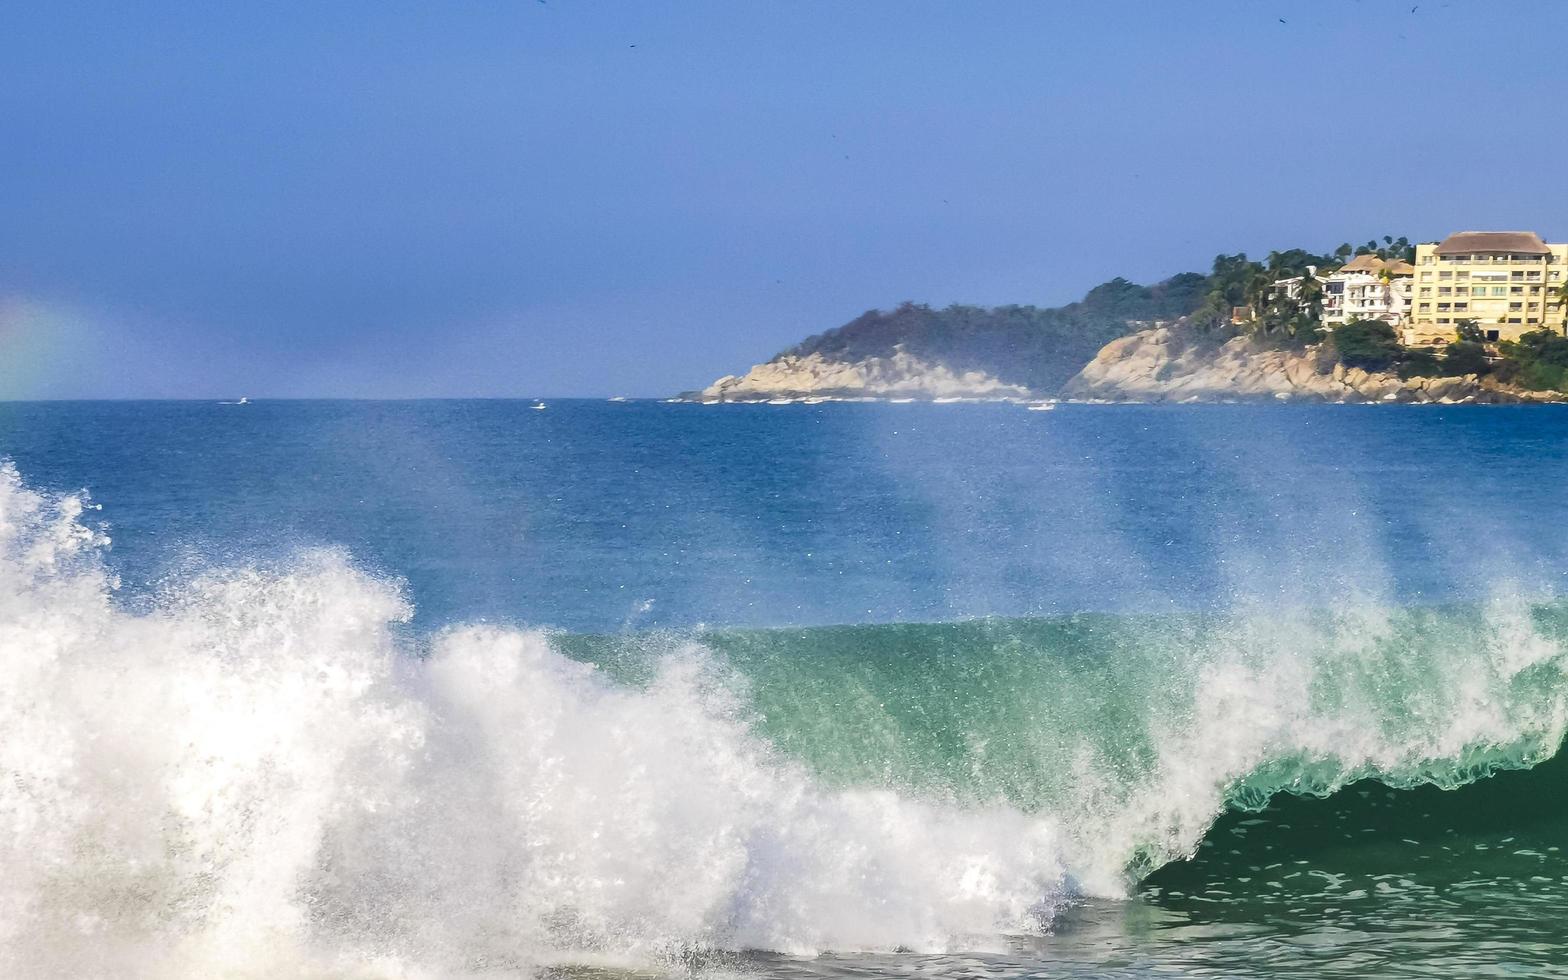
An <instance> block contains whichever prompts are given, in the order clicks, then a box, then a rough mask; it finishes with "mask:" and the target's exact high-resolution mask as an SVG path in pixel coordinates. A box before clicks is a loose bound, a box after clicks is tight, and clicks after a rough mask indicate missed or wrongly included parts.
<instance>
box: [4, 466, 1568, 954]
mask: <svg viewBox="0 0 1568 980" xmlns="http://www.w3.org/2000/svg"><path fill="white" fill-rule="evenodd" d="M90 507H91V504H90V502H89V501H88V500H87V498H86V497H85V496H63V497H53V496H48V495H45V494H41V493H38V492H36V491H33V490H30V489H28V488H27V487H25V486H24V485H23V483H22V481H21V479H20V477H19V476H18V474H17V473H16V471H15V469H14V468H10V467H5V468H0V658H3V664H0V821H3V822H4V825H5V827H6V828H7V832H6V833H5V834H4V835H3V836H0V866H3V867H4V868H5V871H6V873H5V875H4V876H3V877H0V972H4V973H5V974H7V975H23V976H85V975H92V976H115V975H136V976H145V975H159V976H211V975H228V976H251V975H254V976H273V975H280V974H281V975H331V976H376V977H381V976H440V977H449V976H462V975H469V974H480V973H494V972H496V971H508V970H511V971H516V972H519V973H527V972H529V971H531V970H533V969H535V968H537V967H540V966H544V965H548V964H552V963H559V962H563V961H568V962H583V961H594V962H600V961H604V962H614V963H625V964H647V963H650V962H651V963H658V962H661V961H669V960H670V959H672V958H679V957H682V956H686V955H689V954H691V953H692V952H693V951H698V952H700V951H702V950H709V949H723V950H728V949H750V948H758V949H769V950H778V951H783V952H792V953H811V952H815V951H820V950H826V949H836V950H865V949H920V950H939V949H954V948H971V949H972V948H977V947H980V946H984V945H986V944H988V943H994V942H996V941H998V937H1003V936H1008V935H1015V934H1021V933H1041V932H1048V931H1049V930H1050V928H1051V923H1052V920H1053V917H1054V916H1055V915H1056V914H1057V913H1058V912H1059V911H1060V910H1061V909H1062V907H1063V906H1064V905H1065V904H1068V903H1071V902H1074V901H1075V900H1077V899H1078V898H1080V897H1083V896H1091V895H1092V896H1107V897H1116V896H1120V895H1123V894H1126V892H1127V890H1128V889H1129V888H1130V887H1132V886H1133V885H1134V884H1135V882H1136V880H1137V879H1138V877H1139V876H1141V875H1142V874H1144V873H1146V872H1147V871H1149V870H1151V869H1153V868H1156V867H1158V866H1160V865H1162V864H1165V863H1166V862H1169V861H1173V860H1177V859H1180V858H1183V857H1186V856H1189V855H1192V854H1193V853H1195V852H1196V851H1197V849H1198V848H1199V846H1200V844H1201V843H1202V841H1203V839H1204V836H1205V834H1206V833H1207V832H1208V831H1209V828H1210V827H1211V826H1212V825H1213V824H1214V822H1215V820H1216V819H1217V818H1219V817H1220V816H1221V815H1222V814H1223V813H1224V812H1225V811H1226V810H1227V809H1232V810H1234V809H1237V808H1258V807H1261V806H1263V805H1265V804H1266V803H1267V802H1268V801H1269V799H1270V798H1271V797H1273V796H1275V795H1276V794H1279V793H1295V794H1308V795H1327V794H1331V793H1334V792H1335V791H1337V790H1338V789H1339V788H1341V787H1343V786H1345V785H1346V784H1348V783H1350V782H1353V781H1356V780H1360V779H1366V778H1376V779H1379V780H1381V781H1383V782H1384V783H1386V784H1388V785H1389V786H1392V787H1410V786H1417V785H1424V784H1436V785H1440V786H1445V787H1448V786H1458V785H1461V784H1465V783H1468V782H1473V781H1475V780H1477V779H1479V778H1481V777H1483V776H1485V775H1487V774H1489V773H1491V772H1492V771H1494V770H1497V769H1508V768H1527V767H1529V766H1531V765H1533V764H1535V763H1537V762H1539V761H1541V760H1543V759H1545V758H1547V757H1549V756H1551V755H1552V754H1553V753H1554V752H1555V751H1556V749H1557V746H1558V744H1559V743H1560V742H1561V740H1562V737H1563V734H1564V730H1565V725H1568V682H1565V679H1564V676H1563V672H1564V669H1565V667H1568V659H1565V652H1568V632H1565V631H1568V616H1565V615H1564V613H1563V611H1562V610H1561V609H1560V608H1559V607H1557V606H1554V605H1552V604H1550V603H1535V604H1532V603H1530V602H1527V601H1526V600H1525V599H1524V598H1522V597H1519V596H1516V595H1515V596H1508V595H1505V596H1504V597H1502V598H1499V599H1497V600H1495V601H1493V602H1491V603H1488V604H1482V605H1478V606H1469V607H1455V608H1442V609H1420V610H1402V609H1391V608H1384V607H1375V606H1362V605H1353V606H1348V607H1346V608H1343V609H1337V610H1332V611H1322V610H1318V611H1312V610H1294V611H1293V610H1269V611H1267V614H1264V613H1261V612H1259V611H1256V610H1254V611H1251V612H1247V613H1238V614H1237V615H1235V616H1230V617H1112V616H1084V617H1072V618H1067V619H1056V620H1010V621H986V622H974V623H959V624H944V625H926V624H906V625H893V626H867V627H841V628H826V629H811V630H770V631H718V632H709V633H687V634H657V635H649V634H628V635H622V636H615V637H589V636H565V635H557V634H550V633H547V632H543V631H532V630H522V629H509V628H501V627H494V626H472V627H463V628H454V629H448V630H444V631H441V632H439V633H436V634H434V635H418V634H416V633H415V632H413V631H412V630H411V629H410V628H409V627H408V626H407V624H408V622H409V619H410V615H411V604H410V600H409V598H408V597H407V596H406V595H404V594H403V591H402V588H401V586H400V585H399V584H398V583H396V582H391V581H387V580H385V579H383V578H379V577H377V576H374V575H370V574H367V573H366V572H364V571H362V570H360V569H358V568H357V567H356V566H355V565H354V564H353V562H352V561H351V560H350V558H349V556H347V555H345V554H342V553H339V552H333V551H316V552H309V553H304V554H301V555H299V556H297V557H296V558H295V559H293V560H292V561H291V562H290V563H289V564H288V565H287V566H286V567H249V568H237V569H229V570H223V571H214V572H208V573H205V574H199V575H194V576H191V577H189V578H188V579H186V580H185V581H182V582H180V583H179V584H177V585H174V586H172V587H169V588H168V589H167V590H166V591H165V592H164V593H163V594H162V595H160V596H159V597H158V598H157V599H156V601H153V602H150V603H147V604H145V605H142V606H137V607H135V608H132V607H131V605H130V604H128V603H125V602H121V601H119V600H118V599H117V596H116V582H115V581H114V577H113V574H112V572H111V570H110V567H109V566H108V565H107V563H106V562H105V560H104V552H105V550H106V549H107V548H108V545H109V542H108V538H107V535H106V531H105V530H104V529H102V528H99V527H96V526H94V525H93V524H92V523H91V522H90V521H89V520H87V519H86V518H87V517H88V516H89V511H88V508H90Z"/></svg>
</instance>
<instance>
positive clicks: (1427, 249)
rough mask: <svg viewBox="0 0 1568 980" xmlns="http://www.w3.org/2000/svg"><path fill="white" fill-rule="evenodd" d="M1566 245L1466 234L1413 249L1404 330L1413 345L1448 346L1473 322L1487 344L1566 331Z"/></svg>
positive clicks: (1525, 235)
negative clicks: (1560, 295) (1560, 298)
mask: <svg viewBox="0 0 1568 980" xmlns="http://www.w3.org/2000/svg"><path fill="white" fill-rule="evenodd" d="M1565 270H1568V244H1565V245H1548V244H1547V243H1545V242H1543V241H1541V236H1539V235H1537V234H1535V233H1534V232H1529V231H1461V232H1457V233H1455V234H1452V235H1449V236H1448V237H1447V238H1445V239H1443V240H1442V241H1441V242H1438V243H1436V244H1431V243H1428V244H1424V245H1417V246H1416V261H1415V297H1414V300H1413V302H1412V304H1411V306H1410V314H1409V316H1408V317H1407V318H1406V321H1405V324H1404V327H1403V329H1401V331H1400V340H1401V342H1402V343H1404V344H1405V345H1406V346H1410V347H1431V346H1436V345H1443V344H1447V343H1448V342H1450V341H1451V340H1453V339H1454V337H1455V330H1456V324H1458V322H1459V321H1461V320H1467V319H1468V320H1475V321H1476V323H1477V325H1478V326H1479V327H1480V329H1481V331H1482V335H1483V336H1484V337H1485V338H1486V339H1487V340H1489V341H1496V340H1517V339H1518V338H1519V336H1520V335H1521V334H1524V333H1528V332H1529V331H1531V330H1551V331H1553V332H1555V333H1558V334H1562V333H1563V332H1564V310H1563V307H1562V306H1560V305H1559V304H1558V303H1557V295H1556V293H1557V290H1558V289H1559V288H1560V287H1561V286H1562V284H1563V275H1564V271H1565Z"/></svg>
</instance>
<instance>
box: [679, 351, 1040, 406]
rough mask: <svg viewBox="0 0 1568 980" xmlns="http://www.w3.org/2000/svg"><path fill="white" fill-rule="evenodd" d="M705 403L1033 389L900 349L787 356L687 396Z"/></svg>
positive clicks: (977, 394)
mask: <svg viewBox="0 0 1568 980" xmlns="http://www.w3.org/2000/svg"><path fill="white" fill-rule="evenodd" d="M682 397H683V398H687V399H690V400H693V401H702V402H766V401H776V400H781V399H787V400H797V399H815V398H823V399H851V398H854V399H860V398H875V399H894V398H914V399H920V400H936V399H949V398H953V399H975V400H984V401H1011V400H1023V399H1028V398H1030V397H1031V393H1030V391H1029V389H1028V388H1025V387H1024V386H1022V385H1016V384H1008V383H1007V382H1004V381H1000V380H998V379H997V378H995V377H992V376H991V375H989V374H986V373H985V372H983V371H974V370H971V371H955V370H953V369H952V368H950V367H948V366H947V365H945V364H937V363H934V362H932V361H928V360H924V359H922V358H919V357H916V356H914V355H913V354H910V353H908V352H907V351H905V350H903V349H902V348H895V349H894V351H893V353H892V355H891V356H888V357H867V358H863V359H861V360H857V361H841V360H835V359H832V358H829V357H826V356H824V355H823V354H821V353H811V354H806V355H799V354H782V355H780V356H779V357H777V358H775V359H773V360H771V361H768V362H767V363H765V364H758V365H756V366H754V367H753V368H752V369H751V370H750V371H747V372H746V373H745V374H742V375H733V374H731V375H725V376H724V377H722V378H720V379H719V380H717V381H715V382H714V383H713V384H711V385H709V386H708V387H706V388H704V389H702V390H701V391H695V392H688V393H687V394H685V395H683V396H682Z"/></svg>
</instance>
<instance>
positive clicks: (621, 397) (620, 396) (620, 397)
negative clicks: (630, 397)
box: [610, 395, 626, 402]
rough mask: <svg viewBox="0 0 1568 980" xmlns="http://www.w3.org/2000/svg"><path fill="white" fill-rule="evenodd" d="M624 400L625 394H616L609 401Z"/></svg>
mask: <svg viewBox="0 0 1568 980" xmlns="http://www.w3.org/2000/svg"><path fill="white" fill-rule="evenodd" d="M625 400H626V396H625V395H616V396H615V397H614V398H611V399H610V401H612V402H623V401H625Z"/></svg>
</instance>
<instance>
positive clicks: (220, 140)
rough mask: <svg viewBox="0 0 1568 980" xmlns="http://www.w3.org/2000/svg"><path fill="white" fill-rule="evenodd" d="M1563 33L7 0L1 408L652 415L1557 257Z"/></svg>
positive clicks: (961, 15) (1076, 8)
mask: <svg viewBox="0 0 1568 980" xmlns="http://www.w3.org/2000/svg"><path fill="white" fill-rule="evenodd" d="M1413 6H1414V7H1416V9H1415V10H1414V12H1412V10H1411V8H1412V7H1413ZM1282 19H1283V20H1284V21H1285V22H1284V23H1281V20H1282ZM1564 37H1568V4H1555V3H1550V4H1549V3H1534V4H1517V5H1515V4H1507V5H1492V4H1481V3H1465V2H1460V0H1452V2H1449V3H1429V2H1425V0H1423V2H1421V3H1419V4H1415V3H1413V2H1408V0H1407V2H1401V3H1380V2H1374V0H1362V2H1353V0H1347V2H1339V3H1336V2H1317V3H1312V4H1300V3H1295V2H1290V3H1286V2H1267V0H1257V2H1245V3H1215V4H1201V5H1200V4H1197V3H1126V2H1105V0H1099V2H1093V3H1089V2H1085V3H1067V2H1056V3H1045V2H1038V3H986V4H959V3H924V2H896V3H894V2H857V3H835V4H828V3H773V4H749V3H735V2H713V3H667V4H658V3H636V4H633V3H589V2H586V0H545V2H541V0H510V2H488V3H468V2H448V3H436V4H433V3H417V4H416V3H400V2H385V0H377V2H374V3H371V2H356V0H344V2H338V3H332V4H304V3H300V4H282V3H267V2H254V3H244V4H238V3H236V4H222V3H220V4H214V3H189V4H174V3H166V2H160V0H144V2H138V3H135V4H126V3H117V4H110V3H91V4H80V3H73V2H69V0H64V2H58V0H51V2H49V3H38V4H13V5H11V6H10V7H9V8H8V10H7V11H6V12H5V14H4V15H0V134H3V137H0V397H219V396H232V395H237V394H249V395H250V396H252V397H260V396H355V397H358V396H364V397H377V396H391V397H402V396H442V395H486V396H519V397H532V396H564V395H613V394H627V395H658V394H665V393H670V392H673V391H676V390H680V389H684V388H689V387H693V386H697V385H701V384H705V383H706V382H708V381H709V380H711V379H712V378H713V377H715V376H717V375H719V374H723V373H729V372H734V371H738V370H742V369H744V368H745V367H747V366H748V365H750V364H752V363H754V362H756V361H759V360H763V359H766V358H767V357H769V356H771V355H772V354H773V353H775V352H777V351H778V350H779V349H781V348H783V347H786V346H788V345H789V344H790V343H792V342H794V341H796V340H798V339H800V338H801V337H804V336H806V335H808V334H811V333H815V332H818V331H820V330H823V329H825V328H827V327H831V326H835V325H837V324H839V323H842V322H844V321H845V320H848V319H850V318H851V317H853V316H855V315H857V314H859V313H860V312H862V311H864V310H866V309H869V308H872V307H884V308H885V307H888V306H891V305H893V304H896V303H897V302H899V301H900V300H904V299H914V300H918V301H925V302H930V303H934V304H946V303H949V302H954V301H960V302H972V303H983V304H995V303H1006V302H1020V303H1038V304H1048V305H1054V304H1058V303H1063V302H1067V301H1070V300H1072V299H1075V298H1077V297H1078V296H1080V295H1081V294H1082V293H1083V292H1084V290H1085V289H1087V288H1088V287H1090V286H1092V285H1094V284H1095V283H1097V282H1100V281H1102V280H1104V279H1107V278H1110V277H1112V276H1115V275H1124V276H1127V277H1129V278H1133V279H1137V280H1140V281H1152V280H1156V279H1159V278H1162V277H1165V276H1168V275H1171V274H1173V273H1176V272H1181V271H1184V270H1190V269H1204V268H1206V267H1207V266H1208V264H1209V262H1210V261H1211V259H1212V258H1213V256H1214V255H1215V253H1217V252H1221V251H1236V250H1245V251H1247V252H1249V253H1254V254H1258V253H1262V252H1266V251H1267V250H1269V249H1270V248H1276V247H1287V246H1291V245H1303V246H1309V247H1325V248H1331V247H1333V246H1334V245H1336V244H1338V243H1339V242H1340V241H1343V240H1347V239H1348V240H1351V241H1362V240H1365V239H1366V238H1368V237H1371V236H1373V235H1382V234H1384V233H1391V234H1395V235H1398V234H1405V235H1409V236H1410V237H1412V238H1413V239H1431V238H1438V237H1441V236H1442V235H1444V234H1446V233H1447V232H1449V231H1451V230H1454V229H1458V228H1472V227H1473V228H1529V229H1534V230H1537V231H1539V232H1541V233H1542V234H1543V235H1546V236H1547V237H1548V238H1549V239H1552V240H1561V239H1562V237H1563V236H1564V235H1568V217H1565V215H1564V199H1563V192H1562V190H1561V188H1560V186H1559V185H1560V183H1561V181H1560V180H1559V179H1558V178H1559V177H1560V175H1561V172H1562V167H1563V165H1564V164H1563V161H1564V160H1565V159H1568V126H1565V125H1564V123H1563V119H1564V112H1563V110H1562V106H1563V104H1564V98H1565V96H1568V59H1565V57H1564V54H1563V38H1564Z"/></svg>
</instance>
